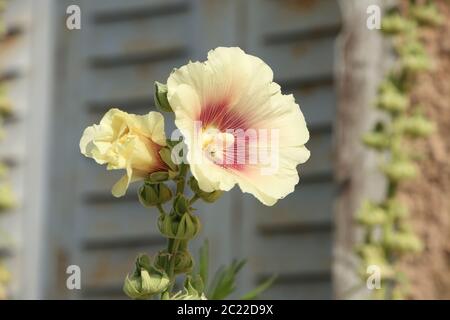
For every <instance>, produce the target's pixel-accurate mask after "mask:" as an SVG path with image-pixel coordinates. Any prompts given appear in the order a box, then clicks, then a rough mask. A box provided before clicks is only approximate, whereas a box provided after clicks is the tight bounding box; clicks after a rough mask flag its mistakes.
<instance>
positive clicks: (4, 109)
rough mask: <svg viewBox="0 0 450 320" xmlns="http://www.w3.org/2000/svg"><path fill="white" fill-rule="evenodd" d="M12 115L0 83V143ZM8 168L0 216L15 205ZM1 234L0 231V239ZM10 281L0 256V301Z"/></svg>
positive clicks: (0, 177) (1, 181)
mask: <svg viewBox="0 0 450 320" xmlns="http://www.w3.org/2000/svg"><path fill="white" fill-rule="evenodd" d="M5 7H6V1H5V0H3V1H0V14H2V13H3V11H4V10H5ZM5 36H6V28H5V25H4V21H3V19H2V18H0V41H1V40H3V39H4V37H5ZM11 113H12V105H11V102H10V100H9V99H8V97H7V92H6V84H5V83H4V81H3V82H0V141H1V140H2V139H3V138H4V135H5V132H4V131H3V121H4V120H5V119H6V118H7V117H9V116H10V115H11ZM7 178H8V167H7V165H6V164H5V163H3V162H0V214H1V213H4V212H6V211H7V210H9V209H11V208H12V207H13V206H14V205H15V198H14V194H13V191H12V188H11V185H10V184H9V182H8V180H7ZM2 237H3V233H2V232H1V230H0V238H2ZM9 280H10V273H9V271H8V269H7V268H6V267H5V265H4V264H3V261H1V256H0V300H2V299H6V298H7V286H8V283H9Z"/></svg>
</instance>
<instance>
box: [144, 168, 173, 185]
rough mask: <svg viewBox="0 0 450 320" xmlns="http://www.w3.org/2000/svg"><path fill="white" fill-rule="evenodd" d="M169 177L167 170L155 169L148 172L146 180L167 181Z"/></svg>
mask: <svg viewBox="0 0 450 320" xmlns="http://www.w3.org/2000/svg"><path fill="white" fill-rule="evenodd" d="M168 179H169V172H167V171H157V172H153V173H150V175H149V177H148V180H147V181H146V182H148V183H152V184H153V183H154V184H158V183H161V182H164V181H167V180H168Z"/></svg>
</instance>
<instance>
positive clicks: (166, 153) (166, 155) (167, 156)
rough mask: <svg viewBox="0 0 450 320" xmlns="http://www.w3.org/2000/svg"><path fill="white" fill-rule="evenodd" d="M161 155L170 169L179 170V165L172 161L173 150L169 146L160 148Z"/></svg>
mask: <svg viewBox="0 0 450 320" xmlns="http://www.w3.org/2000/svg"><path fill="white" fill-rule="evenodd" d="M159 155H160V157H161V159H162V161H164V163H165V164H166V165H167V166H168V167H169V168H170V170H172V171H177V170H178V167H177V166H176V165H175V164H174V163H173V161H172V151H171V150H170V149H169V148H162V149H161V150H159Z"/></svg>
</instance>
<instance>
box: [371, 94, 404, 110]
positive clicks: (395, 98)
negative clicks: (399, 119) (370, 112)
mask: <svg viewBox="0 0 450 320" xmlns="http://www.w3.org/2000/svg"><path fill="white" fill-rule="evenodd" d="M408 105H409V99H408V97H407V96H405V95H404V94H403V93H401V92H400V91H399V90H397V89H395V88H387V89H382V90H381V92H380V95H379V98H378V101H377V107H378V108H379V109H382V110H386V111H389V112H401V111H404V110H406V109H407V108H408Z"/></svg>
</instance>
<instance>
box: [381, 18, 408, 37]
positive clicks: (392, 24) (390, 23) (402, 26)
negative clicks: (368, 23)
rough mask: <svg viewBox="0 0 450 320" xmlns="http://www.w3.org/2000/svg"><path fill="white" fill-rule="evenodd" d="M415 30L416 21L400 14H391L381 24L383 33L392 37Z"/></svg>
mask: <svg viewBox="0 0 450 320" xmlns="http://www.w3.org/2000/svg"><path fill="white" fill-rule="evenodd" d="M415 28H416V23H415V22H414V21H411V20H408V19H406V18H404V17H403V16H402V15H401V14H399V13H394V14H390V15H388V16H386V17H385V18H384V19H383V21H382V22H381V31H382V32H383V33H385V34H390V35H396V34H399V33H403V32H408V31H410V30H412V29H415Z"/></svg>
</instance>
